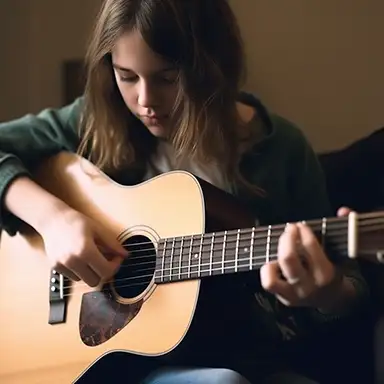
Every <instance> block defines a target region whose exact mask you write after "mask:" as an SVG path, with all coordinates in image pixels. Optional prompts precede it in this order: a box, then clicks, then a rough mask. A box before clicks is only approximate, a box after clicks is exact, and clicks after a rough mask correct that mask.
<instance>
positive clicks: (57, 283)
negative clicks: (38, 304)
mask: <svg viewBox="0 0 384 384" xmlns="http://www.w3.org/2000/svg"><path fill="white" fill-rule="evenodd" d="M65 283H66V278H65V277H64V276H63V275H62V274H60V273H57V272H56V271H55V270H54V269H53V270H51V276H50V284H49V319H48V323H49V324H60V323H65V319H66V312H67V311H66V309H67V300H66V293H65V288H66V287H65Z"/></svg>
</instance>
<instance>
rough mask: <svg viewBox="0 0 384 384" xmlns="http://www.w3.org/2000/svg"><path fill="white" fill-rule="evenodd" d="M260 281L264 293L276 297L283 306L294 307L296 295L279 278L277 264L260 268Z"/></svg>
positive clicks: (290, 286) (289, 286) (273, 262)
mask: <svg viewBox="0 0 384 384" xmlns="http://www.w3.org/2000/svg"><path fill="white" fill-rule="evenodd" d="M260 280H261V285H262V287H263V288H264V289H265V290H266V291H268V292H270V293H272V294H274V295H276V296H278V298H279V300H280V301H281V302H282V303H283V304H285V305H294V304H295V303H296V302H297V295H296V293H295V290H294V288H293V286H292V285H290V284H288V282H287V281H284V280H282V279H281V277H280V267H279V264H278V262H276V261H272V262H270V263H268V264H264V265H263V266H262V267H261V268H260Z"/></svg>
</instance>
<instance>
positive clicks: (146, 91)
mask: <svg viewBox="0 0 384 384" xmlns="http://www.w3.org/2000/svg"><path fill="white" fill-rule="evenodd" d="M137 102H138V104H139V105H140V106H141V107H143V108H153V107H155V106H156V102H157V101H156V92H155V90H154V89H153V86H151V84H149V82H148V81H144V80H142V81H141V82H140V83H139V90H138V95H137Z"/></svg>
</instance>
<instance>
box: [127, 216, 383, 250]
mask: <svg viewBox="0 0 384 384" xmlns="http://www.w3.org/2000/svg"><path fill="white" fill-rule="evenodd" d="M360 221H361V223H360ZM307 223H309V222H307ZM328 224H329V223H327V228H326V229H327V230H328V231H329V230H331V231H333V232H335V230H347V232H346V233H345V235H347V234H348V222H334V223H332V227H331V228H329V225H328ZM335 224H336V225H335ZM358 225H359V232H367V231H372V230H375V229H377V230H380V229H384V217H381V216H380V217H379V218H376V217H367V218H362V219H361V220H359V223H358ZM375 225H377V228H375V227H374V226H375ZM360 226H361V228H360ZM285 227H286V224H281V225H277V226H271V228H270V229H268V228H262V229H261V228H260V229H259V228H256V227H254V228H249V229H241V230H240V232H238V231H237V230H236V231H227V232H224V231H220V232H212V233H203V234H194V235H185V236H179V237H168V238H164V239H160V240H158V241H154V242H152V241H143V242H139V243H134V244H123V247H124V248H130V247H134V246H135V247H136V246H143V245H151V246H152V247H153V245H154V244H156V243H157V244H162V243H164V242H165V241H166V243H165V245H166V246H167V245H170V243H171V242H172V241H182V240H183V241H184V244H183V247H185V248H187V247H189V245H186V244H185V240H187V242H188V240H189V241H191V240H193V241H195V240H196V241H197V240H202V241H203V240H206V241H210V240H211V239H212V236H215V237H216V236H220V237H221V236H231V237H232V236H237V235H238V233H239V236H240V237H239V240H240V241H249V240H252V233H254V239H265V238H266V237H267V236H268V232H269V231H270V237H272V236H280V235H281V234H282V233H283V232H284V229H285ZM310 228H311V230H312V231H315V232H317V231H321V230H322V229H323V224H322V223H321V222H320V223H316V224H314V225H311V226H310ZM278 230H279V232H278ZM245 235H251V236H248V237H246V236H245ZM332 235H333V233H331V232H329V233H327V234H326V237H327V238H329V237H330V236H332ZM232 241H234V242H236V241H237V239H233V240H232ZM152 247H148V248H143V249H141V250H140V252H146V251H151V250H152V251H153V248H152ZM135 252H136V251H135Z"/></svg>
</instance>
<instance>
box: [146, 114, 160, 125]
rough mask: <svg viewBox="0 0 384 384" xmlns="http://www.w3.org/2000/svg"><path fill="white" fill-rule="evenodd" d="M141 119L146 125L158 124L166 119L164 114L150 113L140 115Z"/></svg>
mask: <svg viewBox="0 0 384 384" xmlns="http://www.w3.org/2000/svg"><path fill="white" fill-rule="evenodd" d="M141 119H142V121H143V122H144V123H145V124H148V125H158V124H160V123H161V122H162V121H164V120H165V119H166V116H160V115H152V116H141Z"/></svg>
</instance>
